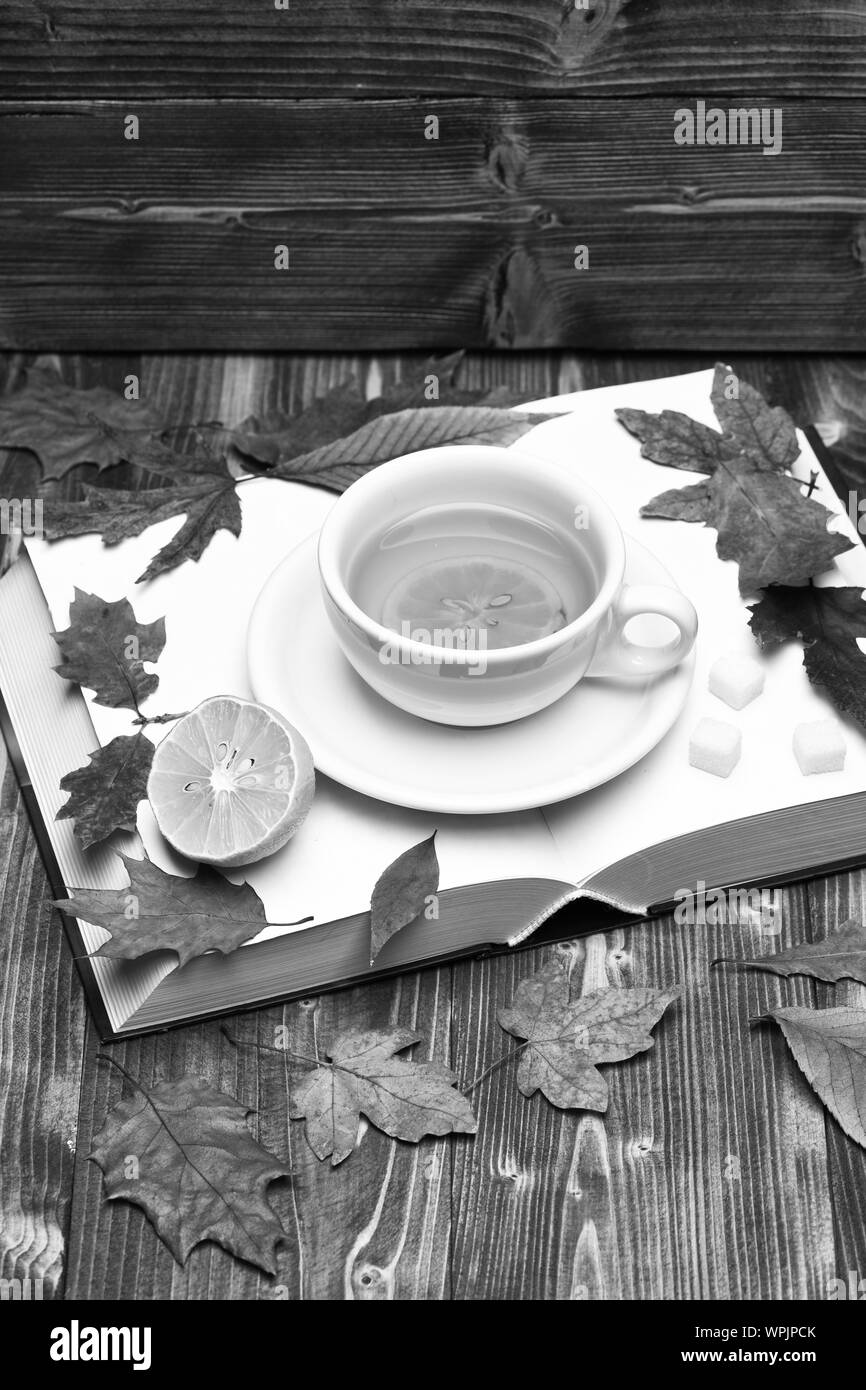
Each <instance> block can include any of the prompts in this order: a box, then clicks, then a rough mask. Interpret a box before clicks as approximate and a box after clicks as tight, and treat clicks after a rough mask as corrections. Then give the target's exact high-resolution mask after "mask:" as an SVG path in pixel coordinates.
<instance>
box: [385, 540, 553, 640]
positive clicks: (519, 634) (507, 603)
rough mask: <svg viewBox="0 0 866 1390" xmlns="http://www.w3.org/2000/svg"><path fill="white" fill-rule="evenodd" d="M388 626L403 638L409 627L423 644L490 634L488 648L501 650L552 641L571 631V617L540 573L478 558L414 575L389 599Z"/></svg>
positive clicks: (516, 563)
mask: <svg viewBox="0 0 866 1390" xmlns="http://www.w3.org/2000/svg"><path fill="white" fill-rule="evenodd" d="M382 622H383V623H384V625H385V626H386V627H390V628H393V630H394V631H395V632H400V633H404V632H405V628H404V624H407V625H408V629H409V631H408V635H409V636H410V637H415V640H417V641H422V642H423V641H426V642H431V641H432V642H434V643H435V637H434V636H433V635H432V634H434V633H435V632H436V631H440V632H441V631H443V630H444V631H447V632H451V633H455V634H464V633H469V632H484V633H486V638H485V644H486V646H487V647H488V648H489V649H490V650H495V649H497V648H500V647H517V646H520V645H522V644H523V643H524V642H534V641H535V640H536V638H538V637H547V636H548V635H549V634H550V633H551V632H557V631H558V630H559V629H560V628H561V627H564V626H565V622H566V617H565V607H564V604H563V601H562V598H561V596H560V595H559V594H558V593H557V591H556V589H555V588H554V587H553V585H552V584H551V583H550V580H549V579H546V578H545V576H544V575H543V574H540V573H539V571H538V570H535V569H532V568H531V567H530V566H529V565H525V564H523V562H522V561H520V560H505V559H501V558H500V557H499V556H498V555H478V556H473V557H471V558H469V557H466V558H461V557H457V558H452V559H442V560H433V561H431V562H430V563H428V564H426V565H421V566H419V568H418V569H414V570H410V571H409V573H408V574H406V575H404V576H403V578H402V579H400V580H399V582H398V583H397V584H395V586H394V588H393V589H392V590H391V592H390V593H389V595H388V597H387V598H386V600H385V603H384V605H383V609H382ZM416 634H417V635H416ZM425 634H431V635H429V636H427V635H425ZM436 645H441V643H436Z"/></svg>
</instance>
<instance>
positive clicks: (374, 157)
mask: <svg viewBox="0 0 866 1390" xmlns="http://www.w3.org/2000/svg"><path fill="white" fill-rule="evenodd" d="M680 100H681V99H680V98H676V97H671V98H653V99H644V100H635V99H629V100H625V99H611V100H582V101H575V100H546V101H539V100H530V101H523V102H513V101H512V102H509V101H496V100H442V101H436V102H433V103H432V104H431V103H430V102H426V101H421V102H418V101H385V102H378V101H375V102H364V103H361V104H359V105H357V106H356V107H353V108H352V109H351V111H350V112H349V111H347V107H346V104H345V103H341V102H322V101H316V102H310V103H301V104H300V105H293V104H291V103H285V102H274V103H255V104H250V103H237V102H234V103H221V104H216V103H183V104H180V103H174V104H172V103H168V104H160V105H159V106H157V107H153V108H148V110H147V111H143V112H142V113H141V122H142V124H141V128H140V139H139V141H138V142H129V141H126V140H125V139H124V135H123V116H124V113H125V112H126V111H127V110H128V104H127V105H123V106H121V105H118V104H107V105H103V104H93V103H90V104H87V105H75V106H69V107H42V108H39V107H28V108H26V109H22V110H18V109H15V108H12V107H10V106H8V105H7V106H5V107H3V108H0V144H2V146H3V147H4V171H5V177H4V180H3V185H2V189H0V344H2V345H4V346H7V347H26V348H33V347H39V348H43V349H44V348H50V349H51V350H57V349H60V348H63V349H78V350H96V351H105V350H106V349H109V348H110V349H125V350H129V351H142V350H154V351H160V350H161V351H165V350H166V349H219V350H224V349H225V345H226V343H231V344H232V346H233V348H234V349H235V350H238V351H244V350H252V349H266V350H274V349H280V350H282V349H286V348H293V349H303V350H316V351H318V350H322V349H335V350H345V347H346V345H347V344H348V343H351V344H352V345H353V347H354V348H356V349H362V348H364V349H370V348H375V349H383V348H384V349H389V350H394V349H398V348H429V347H436V346H442V345H448V344H453V343H460V344H461V345H466V346H492V347H496V348H521V347H553V346H559V345H568V346H571V347H592V348H595V349H599V348H616V349H617V350H623V349H629V348H653V349H662V348H665V349H689V350H691V351H695V350H700V349H705V350H709V351H716V352H718V351H728V350H729V349H732V348H735V349H738V350H740V351H747V350H756V349H766V348H771V347H776V348H783V349H785V350H788V349H790V348H791V347H792V346H797V347H798V348H800V349H801V350H802V349H805V348H809V349H812V350H815V349H820V348H825V349H831V348H832V349H855V348H857V347H861V346H862V345H863V343H864V341H866V277H864V269H863V267H864V263H866V199H864V195H863V189H864V186H866V153H864V151H866V103H863V102H849V103H838V102H832V101H805V102H798V103H793V104H791V103H789V104H788V105H787V106H786V107H785V123H784V147H783V152H782V154H781V155H780V156H779V157H770V158H766V157H764V155H763V154H762V153H761V151H760V150H759V149H758V148H755V147H748V148H746V147H738V148H714V147H710V148H707V147H699V146H694V147H681V146H677V145H675V144H674V141H673V129H674V113H675V111H676V110H677V108H678V106H679V104H680ZM742 100H743V102H744V103H745V104H747V105H748V104H750V102H751V99H750V98H743V99H742ZM756 100H758V99H756ZM431 109H432V110H433V112H434V114H436V115H437V116H438V118H439V122H440V125H439V139H438V140H426V139H425V134H424V131H425V117H426V115H427V114H429V113H430V111H431ZM578 246H585V247H587V248H588V254H589V268H588V269H586V270H580V269H576V268H575V248H576V247H578ZM277 247H286V248H288V257H289V265H288V269H285V270H278V269H275V263H274V262H275V248H277Z"/></svg>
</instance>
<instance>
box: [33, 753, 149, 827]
mask: <svg viewBox="0 0 866 1390" xmlns="http://www.w3.org/2000/svg"><path fill="white" fill-rule="evenodd" d="M152 762H153V744H152V743H151V741H150V739H149V738H147V737H146V736H145V735H144V733H137V734H119V735H118V736H117V738H113V739H112V740H111V742H110V743H107V744H106V745H105V747H104V748H97V750H96V752H95V753H91V754H90V761H89V763H88V765H87V766H86V767H79V768H76V770H75V771H74V772H69V773H67V774H66V776H65V777H63V778H61V781H60V790H61V791H64V792H68V793H69V800H68V801H66V802H65V803H64V805H63V806H61V808H60V810H59V811H58V812H57V815H56V816H55V820H72V821H74V822H75V824H74V830H75V838H76V839H77V840H78V843H79V844H80V845H81V847H82V848H83V849H89V848H90V846H91V845H96V844H99V843H100V842H101V841H102V840H106V839H108V836H109V835H113V834H114V832H115V831H116V830H134V829H135V826H136V816H137V811H138V803H139V802H140V801H143V800H144V798H145V797H146V795H147V778H148V774H149V773H150V765H151V763H152Z"/></svg>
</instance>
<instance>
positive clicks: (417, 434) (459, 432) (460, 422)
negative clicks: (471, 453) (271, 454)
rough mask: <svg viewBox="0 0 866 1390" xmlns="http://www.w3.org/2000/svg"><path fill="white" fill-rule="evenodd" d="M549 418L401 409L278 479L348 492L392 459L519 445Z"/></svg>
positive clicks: (301, 458) (450, 408) (289, 464)
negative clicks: (449, 448) (460, 447)
mask: <svg viewBox="0 0 866 1390" xmlns="http://www.w3.org/2000/svg"><path fill="white" fill-rule="evenodd" d="M547 418H548V416H547V415H537V414H531V415H529V414H525V413H524V412H522V411H513V410H503V409H501V408H499V407H496V406H487V405H440V406H439V407H438V409H436V410H429V409H423V408H421V407H416V408H414V409H410V410H398V411H395V412H394V413H393V414H389V415H380V416H378V417H376V418H375V419H373V420H368V421H367V423H366V424H364V425H362V426H361V427H360V428H359V429H357V430H355V431H354V432H353V433H352V434H350V435H347V436H346V437H345V438H343V439H337V440H334V441H332V442H331V443H328V444H322V445H320V446H319V447H318V448H316V449H313V450H311V451H310V452H308V453H305V454H300V455H298V456H297V457H295V458H291V459H289V460H288V461H286V462H285V463H281V464H279V465H278V466H277V467H276V468H275V469H274V470H273V475H272V476H274V477H277V478H285V479H286V480H287V481H289V482H298V483H309V484H311V485H312V486H315V487H324V488H329V489H330V490H331V491H333V492H343V491H345V489H346V488H347V487H349V485H350V484H351V483H353V482H355V480H356V479H357V478H360V477H362V476H363V474H364V473H367V472H369V470H370V469H371V468H375V467H376V465H377V464H379V463H385V462H386V461H387V460H388V459H393V458H397V457H399V456H400V455H402V454H409V453H412V452H414V451H415V450H418V449H433V448H436V447H437V446H438V445H443V444H499V445H506V444H513V443H514V442H515V440H517V439H520V437H521V436H522V435H524V434H525V433H526V432H527V430H530V429H532V428H533V426H535V425H537V424H538V423H539V422H540V421H541V420H546V419H547Z"/></svg>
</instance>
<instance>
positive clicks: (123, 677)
mask: <svg viewBox="0 0 866 1390" xmlns="http://www.w3.org/2000/svg"><path fill="white" fill-rule="evenodd" d="M53 637H54V640H55V642H56V643H57V645H58V647H59V648H60V653H61V656H62V658H63V660H62V661H61V663H60V665H59V666H55V668H54V669H55V671H56V672H57V674H58V675H60V676H62V677H63V679H64V680H67V681H75V682H76V684H77V685H83V686H85V687H86V688H87V689H88V690H92V691H93V693H94V695H95V697H96V699H97V701H98V703H99V704H100V705H108V706H109V708H110V709H132V710H138V708H139V706H140V705H141V703H142V701H143V700H146V699H147V697H148V696H149V695H152V694H153V692H154V691H155V690H156V688H157V686H158V685H159V677H158V676H157V675H156V674H155V673H153V672H151V671H145V669H144V666H143V665H142V662H144V661H156V660H158V658H159V655H160V653H161V652H162V649H163V647H164V646H165V620H164V619H163V618H157V619H156V621H155V622H152V623H140V622H139V621H138V619H137V618H136V616H135V613H134V612H133V610H132V604H131V603H130V602H129V600H128V599H125V598H121V599H116V600H114V601H109V600H108V599H104V598H99V596H98V595H97V594H87V593H85V592H84V591H83V590H82V589H76V590H75V597H74V599H73V601H72V604H71V605H70V609H69V627H68V628H65V629H64V630H63V632H55V633H53Z"/></svg>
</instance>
